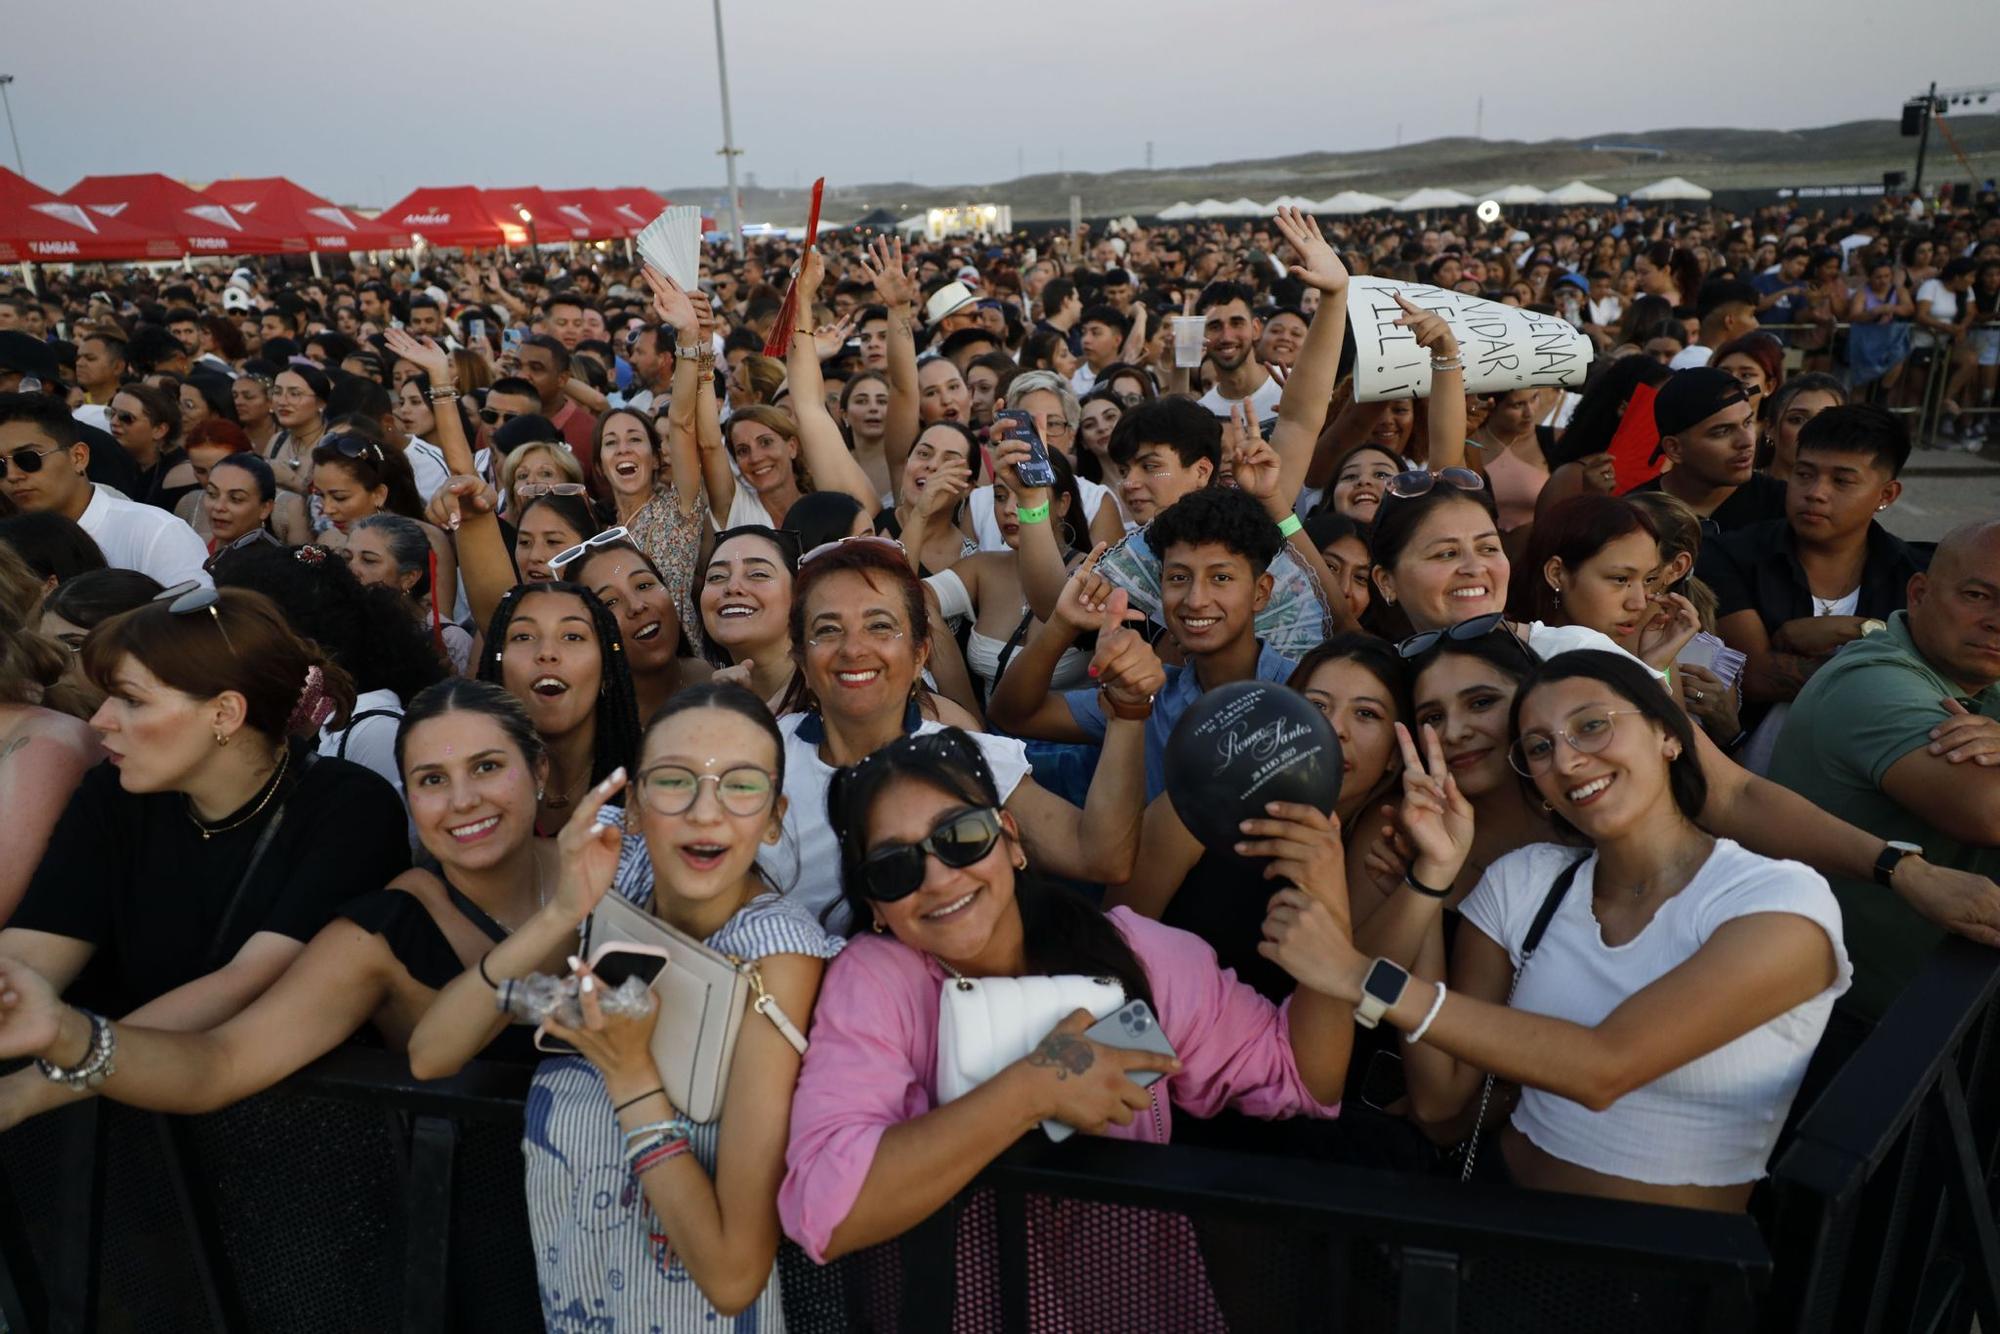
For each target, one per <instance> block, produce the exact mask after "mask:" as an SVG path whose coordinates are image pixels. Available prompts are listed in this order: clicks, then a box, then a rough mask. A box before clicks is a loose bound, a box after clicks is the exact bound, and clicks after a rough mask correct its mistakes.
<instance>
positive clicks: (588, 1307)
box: [521, 835, 844, 1334]
mask: <svg viewBox="0 0 2000 1334" xmlns="http://www.w3.org/2000/svg"><path fill="white" fill-rule="evenodd" d="M625 842H626V847H625V849H624V853H625V856H624V858H623V860H624V861H625V862H626V863H628V864H629V863H630V862H631V861H632V860H633V857H634V856H635V855H636V857H637V858H638V859H639V860H641V861H643V860H644V859H645V855H646V851H645V843H644V840H642V839H640V838H638V837H637V836H636V835H628V836H627V837H626V840H625ZM633 844H637V845H638V846H637V847H636V848H634V847H633V846H632V845H633ZM620 879H621V881H623V880H624V879H625V878H624V877H621V878H620ZM650 886H651V878H650V877H647V879H646V887H645V888H643V889H642V888H640V887H639V886H638V885H635V884H630V883H629V882H627V883H616V884H615V885H614V890H613V892H615V893H619V894H623V895H625V896H626V897H628V898H631V899H632V900H633V901H634V902H637V903H639V904H641V905H644V904H645V902H646V900H647V896H648V894H649V893H650ZM706 943H707V944H708V946H709V947H710V948H711V949H715V950H719V951H721V952H723V953H725V954H733V955H736V956H737V957H739V958H745V959H761V958H764V957H765V956H767V955H772V954H803V955H807V956H809V957H811V958H815V959H828V958H832V957H833V955H834V954H835V953H837V952H838V951H839V949H840V947H841V945H842V944H843V943H844V942H842V941H841V940H839V939H838V938H836V937H833V936H829V935H828V934H827V933H826V931H825V930H824V929H823V928H822V927H821V926H820V924H819V923H818V922H817V921H816V920H814V918H813V916H812V914H811V913H810V912H808V911H806V909H805V908H803V907H802V906H800V905H799V904H797V903H794V902H792V901H791V900H789V899H787V898H786V897H784V896H783V895H780V894H775V893H773V894H760V895H758V896H757V897H756V898H754V899H752V900H751V901H750V902H749V903H746V904H745V905H743V908H742V910H741V911H739V912H738V913H737V914H736V915H735V916H734V917H732V918H730V919H729V921H728V922H727V923H725V924H724V925H723V927H722V929H721V930H719V931H717V932H716V933H715V934H714V935H712V936H710V937H709V938H708V940H707V942H706ZM808 1017H809V1016H806V1015H792V1016H791V1019H792V1021H793V1022H794V1023H796V1024H798V1025H799V1027H800V1028H801V1029H803V1028H805V1027H806V1021H807V1019H808ZM744 1022H745V1023H763V1022H764V1020H763V1019H762V1018H761V1017H759V1016H757V1015H754V1014H752V1015H746V1016H745V1018H744ZM720 1129H721V1121H720V1119H718V1120H716V1121H714V1122H711V1123H709V1124H707V1125H699V1126H696V1127H695V1128H694V1140H693V1151H694V1156H695V1160H696V1161H697V1162H699V1163H700V1164H701V1165H702V1167H703V1168H704V1169H706V1170H707V1172H708V1173H709V1176H710V1179H711V1180H712V1179H713V1178H714V1175H715V1158H716V1144H717V1140H718V1138H719V1134H720ZM521 1154H522V1157H523V1159H524V1160H525V1166H526V1176H527V1195H528V1221H529V1225H530V1227H531V1229H532V1232H533V1237H534V1244H535V1276H536V1279H537V1282H538V1283H539V1285H540V1288H541V1297H542V1319H543V1321H544V1322H545V1323H546V1324H547V1326H548V1328H549V1329H550V1330H555V1331H563V1332H564V1334H569V1332H570V1331H575V1332H576V1334H582V1332H583V1331H589V1332H590V1334H682V1332H684V1331H697V1330H698V1331H702V1334H710V1332H711V1331H722V1330H734V1331H737V1334H781V1332H782V1331H783V1330H784V1328H785V1315H784V1310H783V1308H782V1307H781V1305H780V1303H779V1299H778V1277H777V1266H776V1265H773V1266H772V1269H771V1277H770V1278H769V1279H768V1280H767V1281H766V1282H765V1284H764V1291H763V1293H762V1295H760V1296H759V1297H758V1298H757V1300H756V1301H755V1302H752V1303H751V1304H750V1306H749V1307H748V1308H747V1309H745V1310H744V1311H743V1312H742V1314H740V1315H738V1316H736V1317H734V1318H733V1319H730V1318H728V1317H724V1316H722V1315H721V1314H720V1313H718V1312H717V1311H716V1309H715V1307H714V1306H712V1305H710V1303H709V1301H708V1299H707V1298H706V1297H704V1296H703V1295H702V1292H701V1289H700V1288H699V1287H698V1286H697V1285H696V1284H695V1281H694V1279H693V1278H692V1277H691V1276H690V1275H689V1274H688V1272H687V1269H686V1267H685V1266H683V1265H682V1264H681V1262H680V1260H679V1259H678V1258H677V1257H675V1256H673V1255H671V1254H669V1253H668V1250H667V1248H666V1246H665V1245H664V1236H663V1234H662V1229H661V1226H660V1220H659V1218H658V1216H657V1215H655V1214H654V1212H653V1210H652V1208H651V1206H649V1205H648V1204H647V1202H646V1196H645V1192H644V1191H643V1190H641V1189H640V1186H639V1183H638V1182H637V1181H635V1180H634V1179H633V1177H632V1174H631V1173H630V1172H629V1171H627V1170H626V1167H625V1154H624V1135H623V1132H622V1131H621V1130H620V1129H619V1126H618V1118H617V1116H616V1115H614V1114H613V1112H612V1109H611V1098H610V1096H609V1094H607V1093H606V1092H605V1088H604V1080H603V1078H602V1077H601V1076H600V1075H599V1074H598V1073H597V1068H596V1067H595V1066H593V1065H591V1064H590V1063H589V1062H588V1061H585V1060H583V1059H582V1058H581V1057H575V1056H565V1057H557V1058H555V1059H553V1060H548V1061H544V1062H542V1064H541V1066H540V1068H539V1069H537V1070H536V1072H535V1081H534V1085H533V1087H531V1088H530V1089H529V1091H528V1107H527V1123H526V1127H525V1131H524V1134H523V1137H522V1142H521Z"/></svg>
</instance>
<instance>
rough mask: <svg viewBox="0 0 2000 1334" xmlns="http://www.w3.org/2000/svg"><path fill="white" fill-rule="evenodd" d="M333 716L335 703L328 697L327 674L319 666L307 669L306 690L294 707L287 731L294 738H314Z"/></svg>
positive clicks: (287, 724)
mask: <svg viewBox="0 0 2000 1334" xmlns="http://www.w3.org/2000/svg"><path fill="white" fill-rule="evenodd" d="M332 716H333V701H332V700H331V699H329V698H328V697H327V693H326V673H325V672H323V671H321V670H320V669H319V668H318V666H312V667H308V668H306V684H305V689H303V690H301V691H300V692H299V702H298V703H297V704H294V705H293V706H292V716H291V718H290V719H289V720H287V722H286V723H285V730H286V731H287V732H290V733H291V734H293V735H294V736H312V735H314V734H315V733H317V732H318V731H319V729H320V728H322V727H324V726H326V720H327V719H328V718H331V717H332Z"/></svg>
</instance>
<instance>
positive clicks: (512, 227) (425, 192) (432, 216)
mask: <svg viewBox="0 0 2000 1334" xmlns="http://www.w3.org/2000/svg"><path fill="white" fill-rule="evenodd" d="M376 221H377V222H379V223H382V224H383V225H385V226H387V227H390V228H393V229H394V230H396V231H399V232H409V233H410V234H411V237H412V239H414V238H415V237H418V236H421V237H423V238H424V240H426V241H428V242H429V243H430V244H432V245H435V246H447V247H451V248H455V249H461V250H471V249H477V248H480V247H483V246H503V245H525V244H526V243H527V240H528V233H527V229H526V228H524V227H522V226H521V224H520V222H519V221H518V220H513V219H502V218H498V217H496V216H494V212H493V210H492V208H491V207H489V206H488V204H487V201H486V198H485V195H484V192H483V191H481V190H479V189H477V188H476V187H474V186H470V185H446V186H437V187H427V188H424V189H420V190H412V191H411V192H410V193H409V194H407V195H405V196H403V198H401V199H399V200H397V201H396V202H395V203H393V204H391V205H389V207H387V208H385V209H383V210H382V213H381V216H379V217H378V218H376Z"/></svg>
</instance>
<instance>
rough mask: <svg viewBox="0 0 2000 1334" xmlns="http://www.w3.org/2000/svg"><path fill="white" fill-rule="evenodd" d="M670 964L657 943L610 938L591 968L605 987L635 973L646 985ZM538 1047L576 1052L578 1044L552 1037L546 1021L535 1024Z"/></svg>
mask: <svg viewBox="0 0 2000 1334" xmlns="http://www.w3.org/2000/svg"><path fill="white" fill-rule="evenodd" d="M666 966H667V952H666V951H665V950H663V949H661V948H660V947H659V946H657V945H635V944H632V943H630V942H628V941H611V942H609V943H607V944H605V945H602V946H599V947H598V950H597V952H596V953H595V954H593V955H591V956H590V972H591V975H592V976H593V977H595V978H596V979H597V983H598V985H599V986H602V987H612V988H616V987H621V986H623V985H625V979H626V978H628V977H636V978H638V979H640V980H641V981H642V982H644V983H645V984H646V985H647V986H651V985H652V984H653V979H654V978H656V977H658V976H659V975H660V970H661V969H663V968H665V967H666ZM535 1050H536V1051H547V1052H560V1053H564V1054H574V1053H575V1051H576V1048H575V1047H573V1046H571V1045H570V1044H569V1043H567V1042H564V1041H563V1040H562V1039H561V1038H555V1037H550V1036H549V1035H548V1032H547V1028H546V1026H545V1025H540V1024H538V1025H536V1027H535Z"/></svg>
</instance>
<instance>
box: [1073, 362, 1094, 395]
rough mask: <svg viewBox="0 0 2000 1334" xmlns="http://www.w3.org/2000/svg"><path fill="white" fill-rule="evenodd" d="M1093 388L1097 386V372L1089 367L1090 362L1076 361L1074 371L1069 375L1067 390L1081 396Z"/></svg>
mask: <svg viewBox="0 0 2000 1334" xmlns="http://www.w3.org/2000/svg"><path fill="white" fill-rule="evenodd" d="M1095 388H1097V372H1096V371H1094V370H1092V369H1090V363H1089V362H1087V361H1085V362H1080V363H1078V365H1077V368H1076V372H1075V373H1074V374H1073V375H1071V376H1070V377H1069V391H1070V392H1071V393H1072V394H1075V395H1076V396H1077V397H1078V398H1082V397H1083V396H1084V395H1085V394H1088V393H1089V392H1090V391H1091V390H1093V389H1095Z"/></svg>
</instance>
